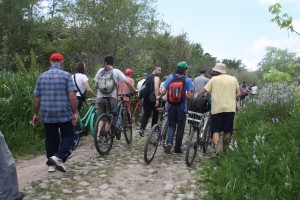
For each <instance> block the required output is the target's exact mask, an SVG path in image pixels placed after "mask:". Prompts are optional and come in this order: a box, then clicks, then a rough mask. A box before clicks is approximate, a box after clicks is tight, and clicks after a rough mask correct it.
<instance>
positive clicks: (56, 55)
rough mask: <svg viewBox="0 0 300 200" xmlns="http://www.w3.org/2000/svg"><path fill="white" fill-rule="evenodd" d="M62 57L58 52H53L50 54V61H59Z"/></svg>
mask: <svg viewBox="0 0 300 200" xmlns="http://www.w3.org/2000/svg"><path fill="white" fill-rule="evenodd" d="M63 59H64V57H63V56H62V55H61V54H59V53H54V54H52V55H51V56H50V61H59V60H63Z"/></svg>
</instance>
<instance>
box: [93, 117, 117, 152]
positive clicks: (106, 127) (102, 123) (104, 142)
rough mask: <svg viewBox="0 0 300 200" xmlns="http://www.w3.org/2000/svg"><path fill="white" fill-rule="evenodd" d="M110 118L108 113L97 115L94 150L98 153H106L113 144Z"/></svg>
mask: <svg viewBox="0 0 300 200" xmlns="http://www.w3.org/2000/svg"><path fill="white" fill-rule="evenodd" d="M110 122H111V118H110V116H109V115H108V114H105V113H104V114H102V115H100V116H99V117H98V119H97V121H96V125H95V128H94V130H95V134H94V143H95V147H96V150H97V151H98V153H99V154H100V155H107V154H108V153H109V152H110V150H111V148H112V144H113V137H112V134H111V123H110Z"/></svg>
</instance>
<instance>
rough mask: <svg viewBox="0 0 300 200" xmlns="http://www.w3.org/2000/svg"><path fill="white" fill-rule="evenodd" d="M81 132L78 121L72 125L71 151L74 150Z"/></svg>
mask: <svg viewBox="0 0 300 200" xmlns="http://www.w3.org/2000/svg"><path fill="white" fill-rule="evenodd" d="M81 134H82V130H81V127H80V124H79V122H77V123H76V125H74V145H73V147H72V151H74V150H75V149H76V147H77V146H78V144H79V141H80V135H81Z"/></svg>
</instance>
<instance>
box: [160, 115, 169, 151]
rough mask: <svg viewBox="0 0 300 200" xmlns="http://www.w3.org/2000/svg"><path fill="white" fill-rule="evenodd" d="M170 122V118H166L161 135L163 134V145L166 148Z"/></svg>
mask: <svg viewBox="0 0 300 200" xmlns="http://www.w3.org/2000/svg"><path fill="white" fill-rule="evenodd" d="M168 123H169V120H168V119H165V122H164V124H163V126H162V127H163V128H162V132H161V135H162V138H161V139H162V146H163V148H164V149H165V148H166V142H167V141H166V140H167V135H168V129H169V126H168Z"/></svg>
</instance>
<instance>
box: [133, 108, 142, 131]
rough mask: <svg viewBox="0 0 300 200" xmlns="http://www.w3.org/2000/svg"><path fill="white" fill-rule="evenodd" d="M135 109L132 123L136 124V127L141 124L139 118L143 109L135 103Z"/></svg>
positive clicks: (140, 118)
mask: <svg viewBox="0 0 300 200" xmlns="http://www.w3.org/2000/svg"><path fill="white" fill-rule="evenodd" d="M137 106H138V107H137V109H136V111H135V116H134V123H135V124H136V126H137V127H140V126H141V120H142V116H143V109H142V106H140V105H137Z"/></svg>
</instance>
